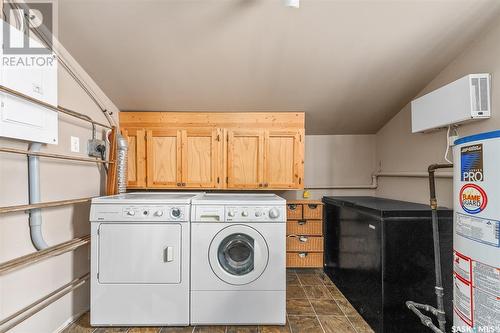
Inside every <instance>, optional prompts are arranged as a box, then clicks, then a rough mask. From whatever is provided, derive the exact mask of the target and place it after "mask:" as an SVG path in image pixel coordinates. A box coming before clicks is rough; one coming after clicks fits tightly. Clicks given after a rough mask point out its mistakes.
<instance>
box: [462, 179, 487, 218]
mask: <svg viewBox="0 0 500 333" xmlns="http://www.w3.org/2000/svg"><path fill="white" fill-rule="evenodd" d="M459 200H460V206H462V208H463V210H464V211H466V212H467V213H469V214H477V213H480V212H482V211H483V210H484V209H485V208H486V205H487V204H488V196H487V195H486V192H485V191H484V190H483V189H482V188H481V187H479V186H477V185H475V184H465V185H464V186H462V189H461V190H460V199H459Z"/></svg>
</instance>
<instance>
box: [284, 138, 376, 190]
mask: <svg viewBox="0 0 500 333" xmlns="http://www.w3.org/2000/svg"><path fill="white" fill-rule="evenodd" d="M375 139H376V137H375V135H306V140H305V159H304V180H305V184H304V186H305V187H306V188H308V187H327V186H332V185H334V186H336V185H369V184H371V182H372V180H371V174H372V173H373V172H375V171H376V156H375V150H376V140H375ZM310 192H311V199H321V197H322V196H324V195H373V194H374V190H310ZM302 193H303V191H288V192H285V193H280V195H281V196H283V197H284V198H287V199H301V198H302Z"/></svg>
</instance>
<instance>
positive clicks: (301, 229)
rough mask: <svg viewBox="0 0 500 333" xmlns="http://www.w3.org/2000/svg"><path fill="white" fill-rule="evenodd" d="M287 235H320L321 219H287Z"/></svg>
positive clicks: (321, 229)
mask: <svg viewBox="0 0 500 333" xmlns="http://www.w3.org/2000/svg"><path fill="white" fill-rule="evenodd" d="M286 234H287V235H307V236H322V235H323V221H321V220H298V221H293V220H292V221H287V223H286Z"/></svg>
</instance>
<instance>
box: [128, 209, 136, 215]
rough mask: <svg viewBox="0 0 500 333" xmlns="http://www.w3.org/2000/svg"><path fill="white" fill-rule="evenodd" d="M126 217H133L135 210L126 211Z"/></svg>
mask: <svg viewBox="0 0 500 333" xmlns="http://www.w3.org/2000/svg"><path fill="white" fill-rule="evenodd" d="M127 215H128V216H134V215H135V210H127Z"/></svg>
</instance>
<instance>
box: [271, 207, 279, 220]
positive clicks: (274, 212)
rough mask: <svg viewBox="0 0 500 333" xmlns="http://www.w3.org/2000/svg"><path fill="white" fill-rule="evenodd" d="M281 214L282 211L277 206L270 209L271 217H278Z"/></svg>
mask: <svg viewBox="0 0 500 333" xmlns="http://www.w3.org/2000/svg"><path fill="white" fill-rule="evenodd" d="M279 216H280V211H279V210H278V209H277V208H271V209H270V210H269V217H270V218H272V219H276V218H278V217H279Z"/></svg>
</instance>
